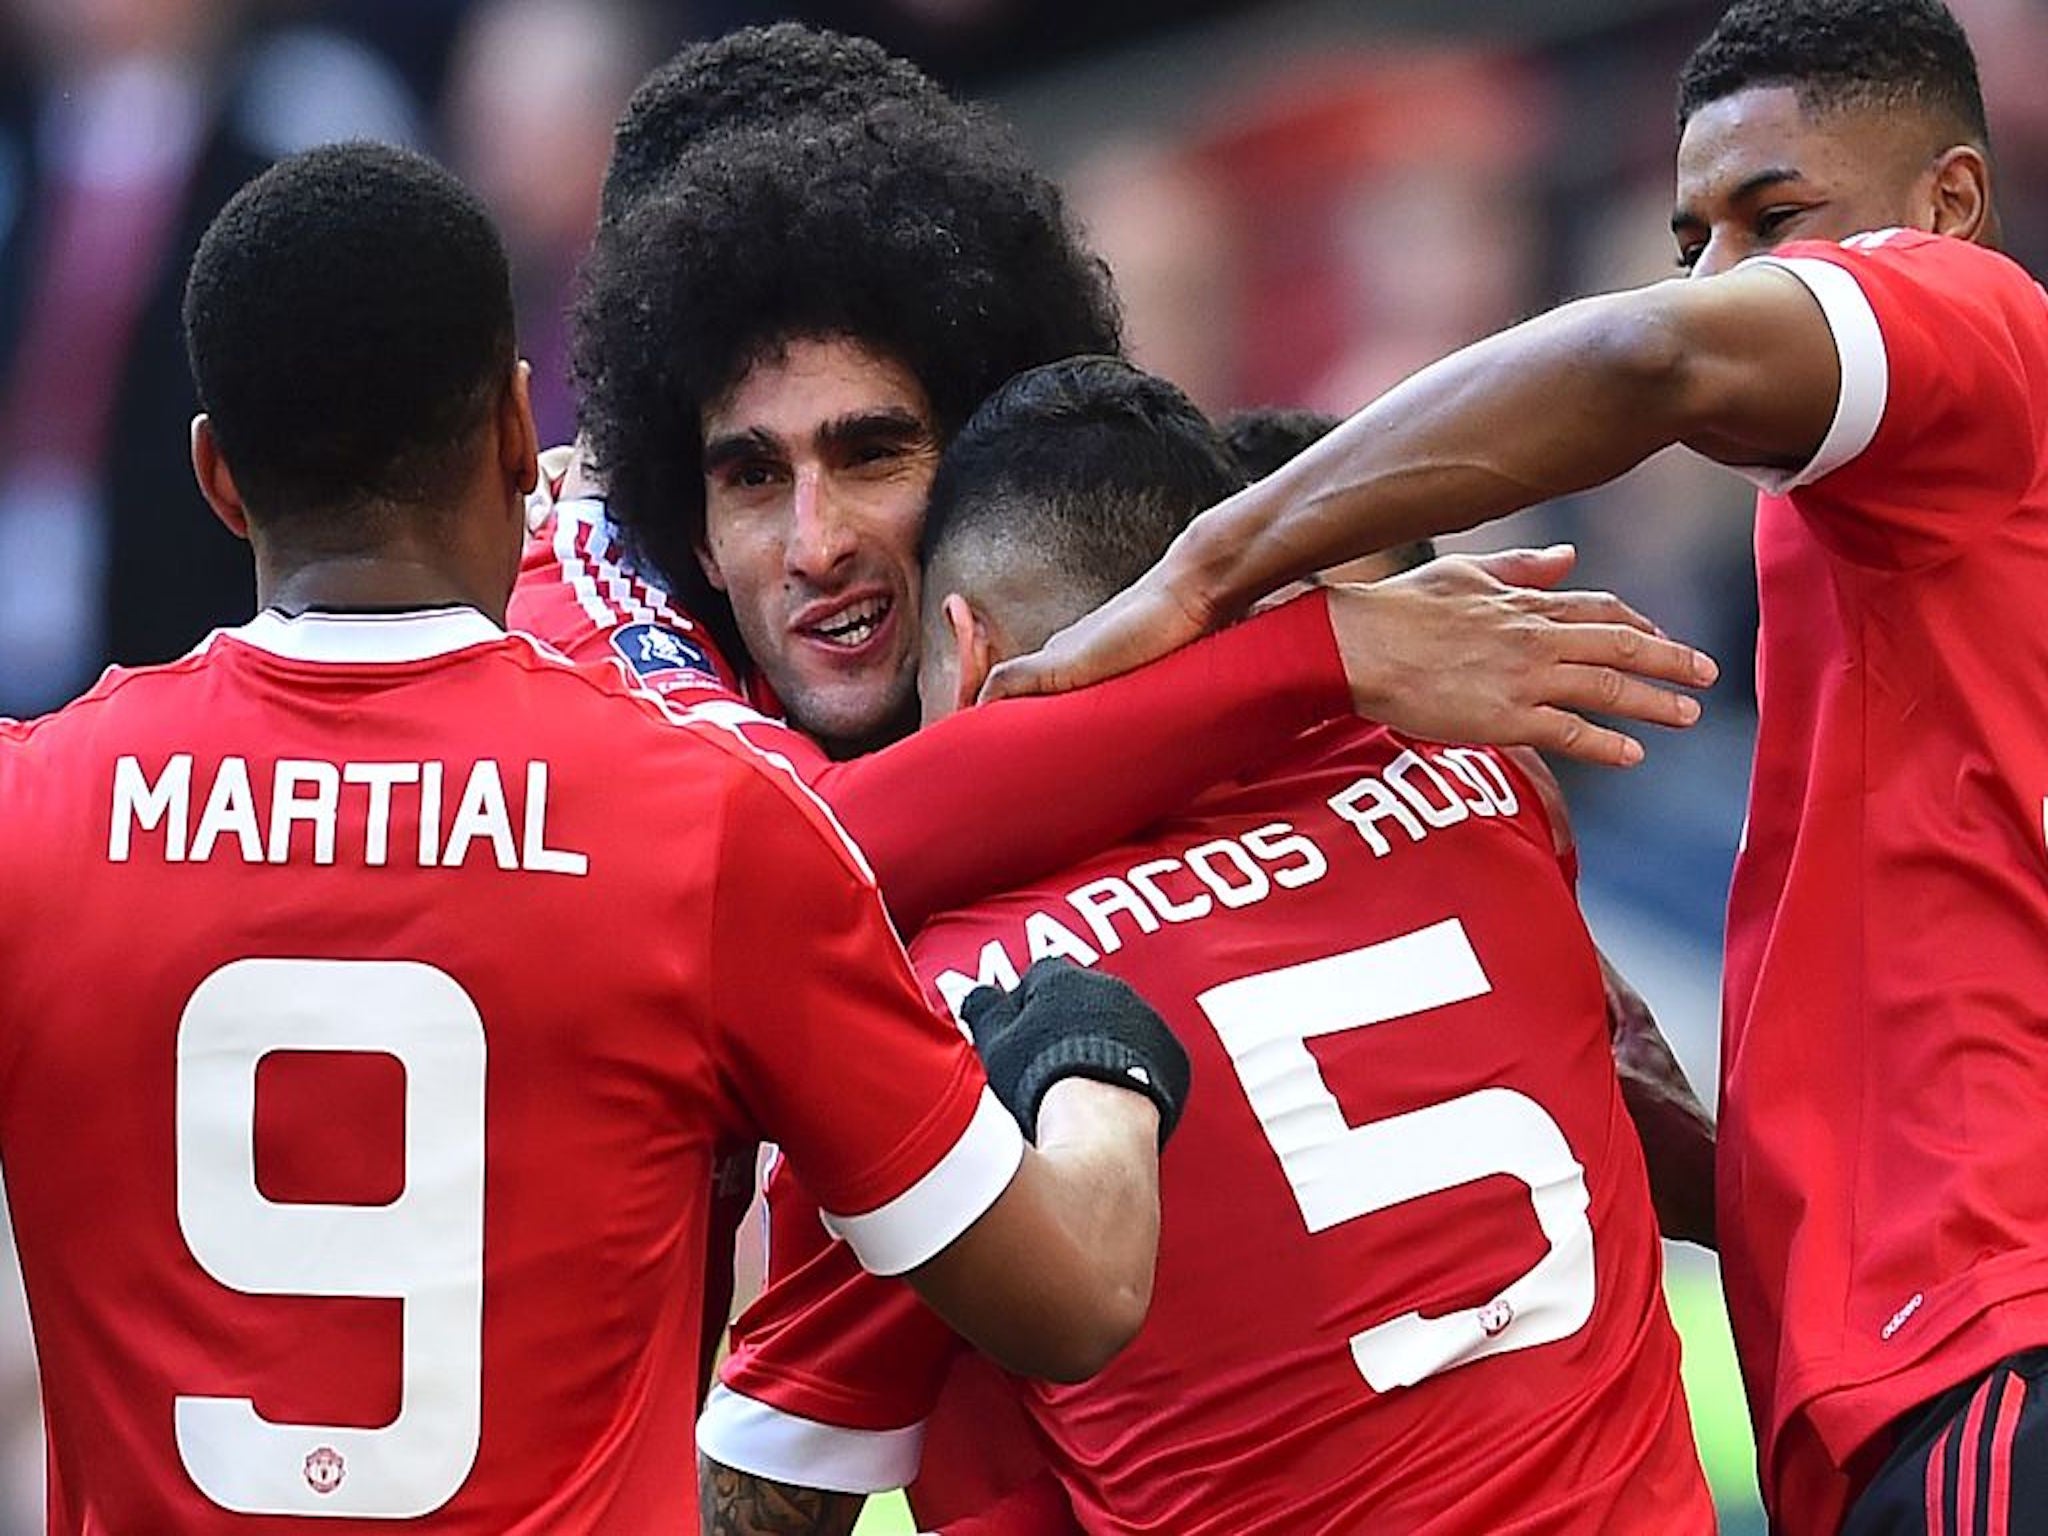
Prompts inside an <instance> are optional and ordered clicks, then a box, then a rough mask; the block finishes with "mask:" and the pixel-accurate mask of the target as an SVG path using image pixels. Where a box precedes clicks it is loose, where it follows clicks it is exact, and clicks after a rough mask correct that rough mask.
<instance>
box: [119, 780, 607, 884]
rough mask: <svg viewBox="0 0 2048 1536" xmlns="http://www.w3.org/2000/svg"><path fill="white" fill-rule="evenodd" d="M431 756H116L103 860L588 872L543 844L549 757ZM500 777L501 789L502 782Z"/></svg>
mask: <svg viewBox="0 0 2048 1536" xmlns="http://www.w3.org/2000/svg"><path fill="white" fill-rule="evenodd" d="M456 774H457V775H459V778H458V777H456V776H451V774H450V772H449V768H448V765H447V764H445V763H439V762H412V763H402V762H367V763H330V762H323V761H320V760H318V759H312V758H291V757H285V758H279V759H278V760H277V761H276V762H274V763H268V764H265V763H262V762H258V763H257V764H256V765H255V767H254V768H253V769H252V768H251V766H250V763H249V760H248V759H247V758H242V757H223V758H222V759H221V760H220V762H219V763H218V764H217V765H216V766H215V767H214V769H213V771H212V773H211V774H210V775H206V774H198V775H195V772H194V758H193V756H192V754H191V753H189V752H180V753H177V754H175V755H174V756H172V757H171V758H170V759H169V760H168V761H167V762H165V763H164V765H163V766H162V767H161V768H160V769H159V770H157V772H156V773H155V774H154V775H152V774H151V773H150V772H149V771H148V770H146V769H145V768H144V767H143V765H142V762H141V760H140V759H138V758H135V757H123V758H120V759H119V760H118V761H116V763H115V764H114V780H113V817H112V821H111V823H110V826H109V830H108V834H107V858H108V860H109V861H110V862H112V863H115V864H125V863H127V862H128V860H129V859H130V858H131V857H155V858H157V859H160V860H162V861H163V862H164V863H166V864H204V863H207V862H210V861H212V860H216V859H222V860H226V859H233V860H239V861H240V862H241V863H244V864H293V863H298V864H316V865H317V864H333V863H336V862H338V861H346V862H348V863H350V864H356V865H362V866H364V867H367V868H372V869H375V868H380V867H384V866H387V865H400V866H406V867H411V868H417V869H459V868H462V867H463V866H464V865H466V864H470V863H475V862H479V861H483V860H488V861H490V862H491V863H493V864H495V865H496V866H497V867H498V868H499V869H503V870H516V871H524V872H526V873H529V874H544V875H585V874H588V873H589V872H590V859H589V857H588V855H586V854H582V853H578V852H575V851H573V850H571V849H566V848H556V847H550V846H549V843H548V765H547V764H546V763H544V762H529V763H527V764H525V765H524V768H523V771H520V770H515V771H514V772H512V773H511V774H509V775H508V774H507V773H506V772H505V771H504V770H503V769H502V768H501V767H500V766H499V764H498V763H497V762H496V761H495V760H494V759H492V758H488V757H486V758H479V759H478V760H477V761H476V762H475V763H473V764H471V765H470V766H469V767H468V769H467V770H466V771H464V770H462V769H461V768H460V767H458V768H457V770H456ZM508 786H509V787H508Z"/></svg>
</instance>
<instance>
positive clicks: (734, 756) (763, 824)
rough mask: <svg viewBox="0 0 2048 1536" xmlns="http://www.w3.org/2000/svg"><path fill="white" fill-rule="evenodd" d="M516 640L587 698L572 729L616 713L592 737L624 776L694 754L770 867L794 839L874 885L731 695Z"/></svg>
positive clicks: (534, 665) (840, 833)
mask: <svg viewBox="0 0 2048 1536" xmlns="http://www.w3.org/2000/svg"><path fill="white" fill-rule="evenodd" d="M513 638H514V639H515V640H518V641H520V642H523V644H524V647H525V652H524V654H523V656H522V657H521V661H522V664H523V665H524V666H525V667H527V668H528V669H530V670H532V671H535V672H545V673H551V674H552V675H553V676H555V677H557V678H559V679H561V680H562V681H563V683H564V684H565V685H567V686H570V687H573V688H574V689H577V690H580V691H581V692H582V694H583V696H584V702H583V704H582V706H581V709H580V710H579V711H578V716H579V718H578V719H576V720H570V721H568V722H567V725H568V728H569V729H570V730H572V731H581V730H582V726H581V724H580V715H581V713H582V712H584V711H589V712H595V711H598V710H605V711H609V712H611V714H610V715H608V718H607V722H606V724H605V726H604V728H603V730H602V732H601V733H600V734H599V735H597V736H595V737H593V738H592V739H597V740H601V741H602V742H603V743H604V748H603V750H604V751H605V754H606V756H607V757H609V758H611V759H613V760H614V761H615V762H616V763H617V764H618V766H619V768H620V770H621V772H622V773H630V772H631V771H633V769H634V768H635V767H639V768H644V769H646V770H649V771H651V772H653V773H655V774H657V775H660V774H662V773H664V772H666V770H667V765H668V763H669V761H670V760H671V759H672V758H673V756H674V754H676V753H678V752H684V753H688V754H689V755H690V756H691V757H692V758H693V759H694V762H695V771H696V772H697V773H698V774H700V775H701V774H702V773H705V772H709V773H711V774H713V775H714V776H715V777H716V778H717V779H719V780H720V781H721V787H722V788H723V790H724V791H725V792H726V794H727V796H728V798H729V801H730V802H731V803H730V805H729V807H728V814H729V816H731V817H732V818H734V819H735V820H736V821H737V822H738V823H740V824H741V825H740V826H739V827H738V829H737V830H736V831H735V834H734V835H735V836H737V837H740V838H742V839H746V840H750V841H752V843H753V844H754V846H755V849H756V851H757V852H758V853H759V855H760V858H761V861H762V862H763V863H764V865H765V864H769V863H772V862H773V859H774V857H775V856H776V855H775V853H774V849H775V848H778V847H779V848H781V849H783V850H784V851H785V852H786V851H788V843H787V841H786V840H787V839H789V838H795V839H797V840H798V841H799V842H804V843H813V842H814V843H818V844H821V845H822V846H823V847H824V848H825V849H826V850H827V852H828V854H829V856H830V857H831V858H833V859H835V860H837V861H838V862H840V863H841V864H843V865H844V866H845V868H846V869H847V870H848V871H849V872H850V873H853V874H855V875H857V876H858V877H859V878H860V879H861V880H862V881H864V882H866V883H868V884H873V881H874V874H873V871H872V870H871V869H870V868H869V865H868V862H867V859H866V857H865V856H864V855H863V854H862V853H861V851H860V849H859V847H858V846H857V845H856V844H855V843H854V841H853V839H852V837H851V836H850V835H849V834H848V833H847V831H846V829H845V828H844V827H843V826H842V825H841V824H840V822H839V819H838V817H837V816H836V815H834V814H833V812H832V810H831V808H830V807H829V806H827V805H826V803H825V802H824V801H823V800H822V799H820V798H819V797H818V795H817V794H816V793H815V792H814V791H813V790H812V789H811V788H810V787H809V785H807V784H806V783H805V782H804V780H803V777H802V775H801V774H800V773H799V771H798V770H797V768H796V766H795V765H794V764H793V763H792V762H791V761H790V760H789V758H788V757H787V756H785V755H784V754H782V753H781V752H778V751H775V750H774V749H773V748H772V747H763V746H760V745H757V744H756V743H755V742H754V741H753V740H751V739H749V736H748V734H747V733H748V731H749V729H750V728H754V727H758V726H760V725H763V724H773V723H774V722H771V721H768V720H767V717H765V716H763V715H762V714H760V713H759V712H758V711H757V710H755V709H754V708H753V706H752V705H750V704H748V703H747V702H746V701H745V700H744V699H741V698H739V697H737V696H736V695H733V694H731V693H729V692H723V691H719V692H715V693H709V694H706V695H704V696H699V697H690V696H677V695H673V694H663V693H660V692H657V691H656V690H655V689H653V688H650V687H648V686H646V685H645V684H643V683H642V682H641V681H640V680H639V678H638V677H636V676H635V675H634V674H633V673H632V672H631V671H629V670H628V669H627V668H625V667H624V666H623V665H620V664H618V663H617V662H615V661H607V662H601V663H589V662H580V661H575V660H572V659H570V658H567V657H564V656H562V655H561V654H560V653H559V652H556V651H555V650H554V649H553V648H552V647H550V646H548V645H546V644H545V643H544V642H540V641H537V640H534V639H532V638H531V637H529V636H525V635H515V636H514V637H513ZM620 706H628V707H629V709H628V712H626V713H623V714H620V713H618V710H619V708H620ZM614 717H615V718H614Z"/></svg>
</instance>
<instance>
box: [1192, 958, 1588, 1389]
mask: <svg viewBox="0 0 2048 1536" xmlns="http://www.w3.org/2000/svg"><path fill="white" fill-rule="evenodd" d="M1492 990H1493V986H1492V983H1490V982H1489V981H1488V980H1487V979H1486V973H1485V971H1483V970H1482V969H1480V965H1479V957H1478V956H1477V955H1475V954H1474V953H1473V952H1472V943H1471V941H1470V940H1469V939H1468V938H1467V937H1466V936H1465V928H1464V925H1463V924H1462V923H1460V922H1458V921H1457V920H1456V919H1455V918H1453V919H1450V920H1448V921H1446V922H1441V923H1438V924H1436V925H1435V926H1433V927H1429V928H1424V929H1421V930H1420V931H1418V932H1416V933H1410V934H1405V935H1403V936H1402V937H1400V938H1397V939H1389V940H1387V941H1386V942H1385V943H1382V944H1374V945H1370V946H1369V947H1367V948H1365V949H1355V950H1350V951H1348V952H1346V953H1344V954H1341V955H1332V956H1330V957H1328V958H1327V959H1322V960H1311V961H1309V962H1307V963H1306V964H1303V965H1294V966H1288V967H1286V968H1285V969H1283V970H1277V971H1266V972H1262V973H1261V974H1259V975H1256V976H1246V977H1244V978H1243V979H1241V980H1238V981H1231V982H1226V983H1224V984H1223V985H1222V986H1220V987H1215V988H1213V989H1211V990H1210V991H1208V992H1205V993H1203V994H1202V995H1201V997H1200V998H1199V999H1197V1001H1198V1002H1199V1003H1200V1005H1201V1007H1202V1010H1203V1012H1205V1013H1206V1014H1207V1015H1208V1016H1209V1020H1210V1022H1211V1023H1212V1024H1214V1025H1215V1027H1216V1033H1217V1034H1218V1036H1220V1037H1221V1039H1222V1041H1223V1047H1224V1049H1225V1050H1226V1051H1228V1052H1229V1053H1230V1060H1231V1064H1232V1065H1233V1066H1235V1067H1236V1068H1237V1075H1238V1078H1239V1080H1240V1081H1241V1082H1242V1083H1243V1085H1244V1091H1245V1094H1246V1096H1247V1097H1248V1098H1249V1099H1250V1100H1251V1105H1252V1111H1253V1113H1254V1114H1256V1115H1257V1116H1258V1117H1259V1125H1260V1127H1261V1128H1262V1129H1263V1130H1264V1131H1265V1133H1266V1137H1267V1139H1268V1140H1269V1141H1271V1142H1272V1144H1273V1150H1274V1152H1275V1153H1277V1154H1278V1155H1279V1158H1280V1167H1281V1170H1282V1171H1283V1172H1284V1173H1285V1174H1286V1175H1287V1182H1288V1184H1289V1185H1290V1186H1291V1187H1292V1188H1293V1190H1294V1197H1295V1199H1296V1200H1297V1201H1298V1202H1299V1204H1300V1206H1301V1215H1302V1219H1303V1220H1304V1221H1306V1222H1307V1223H1308V1229H1309V1231H1311V1232H1322V1231H1326V1230H1328V1229H1329V1228H1331V1227H1334V1226H1337V1225H1339V1224H1340V1223H1342V1222H1347V1221H1355V1220H1357V1219H1358V1218H1359V1217H1362V1216H1370V1215H1371V1214H1372V1213H1373V1212H1375V1211H1384V1210H1386V1209H1388V1208H1389V1207H1391V1206H1396V1205H1401V1204H1404V1203H1405V1202H1407V1201H1410V1200H1418V1199H1421V1198H1422V1197H1424V1196H1426V1195H1432V1194H1437V1193H1439V1192H1441V1191H1443V1190H1447V1189H1456V1188H1457V1187H1458V1186H1460V1185H1462V1184H1469V1183H1472V1182H1473V1181H1475V1180H1477V1179H1483V1178H1487V1177H1489V1176H1491V1175H1495V1174H1506V1175H1509V1176H1510V1177H1512V1178H1515V1179H1519V1180H1520V1181H1521V1182H1522V1183H1523V1184H1524V1185H1526V1186H1527V1187H1528V1190H1529V1199H1530V1201H1531V1203H1532V1204H1533V1205H1534V1206H1535V1208H1536V1221H1537V1225H1538V1226H1539V1227H1540V1228H1541V1230H1542V1232H1543V1236H1544V1237H1545V1239H1547V1240H1548V1243H1549V1248H1548V1251H1546V1252H1545V1254H1544V1255H1543V1257H1542V1258H1541V1259H1539V1260H1537V1262H1536V1264H1535V1266H1534V1267H1533V1268H1532V1269H1530V1270H1528V1271H1527V1272H1526V1273H1525V1274H1523V1275H1521V1276H1519V1277H1518V1278H1516V1279H1515V1280H1514V1281H1513V1282H1511V1283H1510V1284H1509V1285H1508V1286H1507V1287H1506V1289H1504V1290H1502V1291H1501V1292H1500V1293H1499V1294H1498V1295H1497V1296H1495V1297H1493V1298H1492V1299H1491V1300H1489V1301H1487V1302H1486V1303H1485V1304H1484V1305H1482V1306H1478V1307H1468V1308H1465V1309H1462V1310H1460V1311H1457V1312H1453V1313H1449V1314H1447V1315H1445V1316H1442V1317H1424V1316H1422V1315H1421V1314H1420V1313H1419V1312H1409V1313H1407V1314H1405V1315H1403V1316H1400V1317H1396V1318H1392V1319H1390V1320H1389V1321H1387V1322H1384V1323H1379V1324H1376V1325H1375V1326H1373V1327H1371V1328H1368V1329H1366V1330H1365V1331H1364V1332H1363V1333H1358V1334H1354V1335H1353V1336H1352V1339H1351V1355H1352V1358H1353V1359H1354V1360H1355V1361H1356V1362H1357V1363H1358V1370H1359V1373H1360V1374H1361V1375H1362V1376H1364V1377H1365V1379H1366V1382H1367V1384H1368V1385H1370V1386H1371V1387H1372V1389H1373V1390H1374V1391H1375V1392H1389V1391H1392V1390H1393V1389H1395V1388H1397V1387H1411V1386H1413V1385H1415V1383H1417V1382H1418V1381H1421V1380H1423V1379H1424V1378H1426V1377H1429V1376H1434V1375H1437V1374H1438V1373H1439V1372H1442V1371H1448V1370H1453V1369H1455V1368H1456V1367H1458V1366H1461V1365H1469V1364H1471V1363H1472V1362H1473V1361H1475V1360H1484V1359H1485V1358H1486V1357H1487V1356H1489V1355H1500V1354H1506V1353H1507V1352H1508V1351H1510V1350H1516V1349H1534V1348H1535V1347H1536V1346H1537V1345H1539V1344H1549V1343H1552V1342H1554V1341H1556V1340H1558V1339H1565V1338H1569V1337H1571V1335H1573V1334H1575V1333H1577V1332H1578V1331H1579V1330H1580V1329H1581V1328H1583V1327H1584V1326H1585V1325H1586V1320H1587V1319H1588V1318H1589V1317H1591V1316H1592V1314H1593V1228H1592V1225H1591V1224H1590V1223H1589V1222H1588V1221H1587V1220H1586V1205H1587V1196H1586V1175H1585V1169H1584V1168H1583V1167H1581V1166H1580V1164H1579V1160H1578V1159H1577V1158H1576V1157H1574V1156H1573V1155H1572V1149H1571V1147H1570V1145H1569V1144H1568V1143H1567V1142H1566V1141H1565V1139H1564V1132H1563V1131H1561V1130H1559V1129H1558V1125H1557V1122H1556V1121H1555V1120H1553V1119H1552V1118H1551V1117H1550V1115H1549V1114H1548V1113H1546V1112H1545V1111H1544V1109H1543V1107H1542V1106H1541V1105H1540V1104H1538V1103H1536V1101H1535V1100H1533V1099H1531V1098H1529V1097H1528V1096H1527V1095H1525V1094H1521V1093H1517V1092H1515V1091H1514V1090H1513V1089H1509V1088H1481V1089H1479V1090H1477V1091H1476V1092H1473V1093H1467V1094H1463V1095H1461V1096H1459V1097H1458V1098H1455V1099H1449V1100H1446V1101H1445V1102H1443V1103H1441V1104H1431V1105H1428V1106H1426V1107H1424V1108H1420V1109H1416V1110H1412V1111H1410V1112H1408V1113H1407V1114H1401V1115H1393V1116H1390V1117H1389V1118H1387V1119H1385V1120H1375V1121H1372V1122H1370V1123H1369V1124H1366V1125H1357V1126H1354V1125H1350V1124H1348V1123H1346V1121H1345V1119H1344V1112H1343V1111H1342V1110H1341V1109H1340V1108H1339V1107H1338V1104H1337V1097H1336V1095H1335V1094H1333V1093H1331V1092H1330V1088H1329V1085H1328V1084H1327V1083H1326V1082H1325V1081H1324V1080H1323V1074H1322V1069H1321V1068H1319V1067H1318V1066H1317V1065H1316V1061H1315V1057H1314V1056H1313V1055H1311V1054H1310V1052H1309V1048H1308V1042H1309V1041H1310V1040H1312V1039H1314V1038H1316V1037H1317V1036H1319V1035H1333V1034H1338V1033H1341V1032H1343V1031H1345V1030H1351V1029H1363V1028H1365V1027H1367V1026H1368V1025H1372V1024H1383V1023H1385V1022H1386V1021H1387V1020H1389V1019H1399V1018H1406V1017H1408V1016H1409V1015H1411V1014H1417V1013H1423V1012H1426V1011H1428V1010H1429V1009H1432V1008H1443V1007H1447V1006H1449V1005H1450V1004H1452V1003H1461V1002H1465V1001H1467V1000H1468V999H1470V998H1475V997H1483V996H1484V995H1486V994H1487V993H1489V992H1491V991H1492Z"/></svg>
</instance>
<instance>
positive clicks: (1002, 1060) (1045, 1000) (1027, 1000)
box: [960, 960, 1189, 1147]
mask: <svg viewBox="0 0 2048 1536" xmlns="http://www.w3.org/2000/svg"><path fill="white" fill-rule="evenodd" d="M960 1018H961V1020H962V1022H964V1023H965V1024H966V1025H967V1032H968V1033H969V1034H970V1035H972V1036H973V1037H974V1048H975V1049H976V1050H977V1051H979V1052H980V1053H981V1060H982V1064H983V1066H984V1067H985V1068H986V1069H987V1071H988V1082H989V1087H990V1088H992V1089H993V1090H994V1091H995V1095H996V1097H997V1098H998V1099H1000V1100H1002V1103H1003V1107H1004V1108H1006V1109H1007V1110H1009V1111H1010V1113H1011V1114H1013V1115H1015V1116H1016V1117H1017V1123H1018V1124H1019V1125H1021V1126H1023V1128H1024V1134H1025V1135H1027V1136H1029V1137H1031V1138H1032V1139H1033V1140H1036V1139H1037V1135H1038V1106H1039V1104H1040V1102H1041V1101H1042V1100H1043V1099H1044V1098H1045V1094H1046V1090H1047V1089H1049V1088H1050V1087H1052V1085H1053V1084H1054V1083H1056V1082H1058V1081H1059V1080H1060V1079H1061V1078H1065V1077H1087V1078H1093V1079H1095V1080H1096V1081H1098V1082H1104V1083H1109V1084H1112V1085H1114V1086H1116V1087H1118V1088H1126V1089H1129V1090H1131V1091H1132V1092H1134V1093H1141V1094H1143V1095H1145V1097H1146V1098H1148V1099H1150V1100H1151V1101H1152V1102H1153V1104H1154V1105H1156V1106H1157V1107H1158V1110H1159V1144H1160V1146H1161V1147H1164V1146H1165V1145H1166V1138H1167V1137H1168V1136H1170V1135H1171V1134H1172V1133H1173V1128H1174V1126H1175V1124H1176V1123H1178V1121H1179V1120H1180V1112H1181V1107H1182V1106H1183V1105H1184V1104H1185V1103H1186V1102H1187V1096H1188V1075H1189V1071H1188V1054H1187V1052H1186V1051H1185V1050H1184V1049H1182V1047H1181V1043H1180V1042H1179V1041H1178V1040H1176V1039H1175V1038H1174V1037H1173V1031H1171V1030H1170V1029H1168V1028H1167V1027H1166V1021H1165V1020H1163V1019H1161V1018H1160V1017H1159V1015H1158V1014H1157V1013H1155V1012H1153V1010H1152V1007H1151V1005H1150V1004H1149V1003H1147V1002H1146V1001H1145V1000H1144V999H1143V998H1141V997H1140V996H1138V994H1137V993H1136V992H1133V991H1132V990H1131V989H1130V987H1128V986H1126V985H1125V984H1124V983H1123V982H1121V981H1119V980H1118V979H1117V978H1116V977H1114V976H1108V975H1104V974H1102V973H1100V972H1097V971H1090V970H1084V969H1082V967H1080V966H1078V965H1075V964H1074V963H1073V962H1072V961H1067V960H1040V961H1038V962H1036V963H1035V964H1034V965H1033V966H1032V967H1031V968H1030V969H1029V970H1028V971H1026V972H1025V973H1024V977H1023V980H1022V981H1020V982H1019V983H1018V985H1017V989H1016V990H1015V991H1014V992H1005V991H1003V990H1002V989H1001V988H1000V987H977V988H975V989H974V991H972V992H970V993H968V994H967V999H966V1001H965V1002H963V1003H962V1004H961V1005H960Z"/></svg>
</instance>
